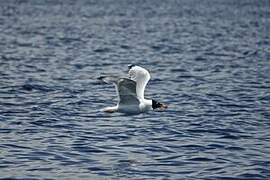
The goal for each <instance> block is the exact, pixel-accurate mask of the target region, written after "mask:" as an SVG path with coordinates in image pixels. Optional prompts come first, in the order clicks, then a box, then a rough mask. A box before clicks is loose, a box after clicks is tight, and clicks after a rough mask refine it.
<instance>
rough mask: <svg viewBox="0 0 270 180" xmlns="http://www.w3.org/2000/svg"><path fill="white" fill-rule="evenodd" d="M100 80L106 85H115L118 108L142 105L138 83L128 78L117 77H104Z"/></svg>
mask: <svg viewBox="0 0 270 180" xmlns="http://www.w3.org/2000/svg"><path fill="white" fill-rule="evenodd" d="M99 79H100V80H102V81H104V82H106V83H113V84H114V85H115V87H116V92H117V95H118V101H119V102H118V106H122V105H124V106H138V105H139V104H140V101H139V99H138V98H137V95H136V94H137V93H136V82H135V81H133V80H131V79H127V78H118V77H115V76H102V77H100V78H99Z"/></svg>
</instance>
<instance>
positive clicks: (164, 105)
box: [160, 104, 168, 110]
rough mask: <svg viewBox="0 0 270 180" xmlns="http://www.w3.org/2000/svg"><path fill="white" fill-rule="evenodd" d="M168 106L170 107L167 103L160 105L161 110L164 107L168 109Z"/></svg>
mask: <svg viewBox="0 0 270 180" xmlns="http://www.w3.org/2000/svg"><path fill="white" fill-rule="evenodd" d="M167 108H168V105H166V104H161V107H160V109H161V110H164V109H167Z"/></svg>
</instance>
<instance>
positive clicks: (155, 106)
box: [152, 99, 168, 110]
mask: <svg viewBox="0 0 270 180" xmlns="http://www.w3.org/2000/svg"><path fill="white" fill-rule="evenodd" d="M152 108H153V109H154V110H156V109H157V110H164V109H167V108H168V105H166V104H162V103H160V102H157V101H155V100H153V99H152Z"/></svg>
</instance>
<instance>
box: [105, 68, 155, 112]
mask: <svg viewBox="0 0 270 180" xmlns="http://www.w3.org/2000/svg"><path fill="white" fill-rule="evenodd" d="M128 75H129V77H130V79H127V78H119V79H118V78H112V77H103V78H102V80H103V81H105V82H107V83H108V82H112V83H114V84H115V86H116V91H117V94H118V104H117V105H116V106H114V107H107V108H105V109H103V110H104V111H105V112H123V113H142V112H146V111H149V110H150V109H152V100H148V99H144V90H145V87H146V85H147V83H148V81H149V80H150V74H149V72H148V71H147V70H146V69H144V68H142V67H140V66H132V67H131V68H130V70H129V72H128Z"/></svg>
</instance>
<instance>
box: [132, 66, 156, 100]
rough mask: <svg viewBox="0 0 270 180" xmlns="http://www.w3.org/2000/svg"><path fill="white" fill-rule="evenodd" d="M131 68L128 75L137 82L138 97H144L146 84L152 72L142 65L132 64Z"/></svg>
mask: <svg viewBox="0 0 270 180" xmlns="http://www.w3.org/2000/svg"><path fill="white" fill-rule="evenodd" d="M129 68H130V69H129V72H128V75H129V77H130V78H131V80H133V81H135V82H136V94H137V97H138V98H139V99H144V90H145V86H146V85H147V83H148V81H149V80H150V78H151V76H150V73H149V72H148V71H147V70H146V69H144V68H142V67H140V66H135V65H130V66H129Z"/></svg>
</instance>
